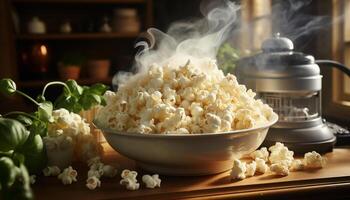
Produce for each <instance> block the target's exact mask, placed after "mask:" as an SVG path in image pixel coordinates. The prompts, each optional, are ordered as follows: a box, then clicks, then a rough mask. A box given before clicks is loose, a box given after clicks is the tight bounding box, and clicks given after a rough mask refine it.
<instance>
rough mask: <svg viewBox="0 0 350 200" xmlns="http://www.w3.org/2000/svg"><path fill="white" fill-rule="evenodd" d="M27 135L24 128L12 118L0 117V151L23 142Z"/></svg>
mask: <svg viewBox="0 0 350 200" xmlns="http://www.w3.org/2000/svg"><path fill="white" fill-rule="evenodd" d="M28 136H29V132H28V131H27V130H26V128H25V127H24V126H23V124H21V123H20V122H18V121H17V120H14V119H7V118H0V151H10V150H13V149H16V148H17V147H18V146H21V145H23V144H24V143H25V141H26V140H27V138H28Z"/></svg>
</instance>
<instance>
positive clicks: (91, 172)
mask: <svg viewBox="0 0 350 200" xmlns="http://www.w3.org/2000/svg"><path fill="white" fill-rule="evenodd" d="M87 175H88V177H93V176H94V177H96V178H101V176H102V175H103V171H102V173H101V171H98V170H93V169H90V170H89V171H88V174H87Z"/></svg>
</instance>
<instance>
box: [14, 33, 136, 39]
mask: <svg viewBox="0 0 350 200" xmlns="http://www.w3.org/2000/svg"><path fill="white" fill-rule="evenodd" d="M138 35H139V33H138V32H125V33H70V34H64V33H55V34H21V35H18V36H17V39H18V40H89V39H117V38H136V37H137V36H138Z"/></svg>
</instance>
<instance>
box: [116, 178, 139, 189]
mask: <svg viewBox="0 0 350 200" xmlns="http://www.w3.org/2000/svg"><path fill="white" fill-rule="evenodd" d="M120 184H121V185H125V186H126V189H128V190H138V189H139V188H140V184H139V183H137V181H135V180H133V179H131V178H123V179H122V180H120Z"/></svg>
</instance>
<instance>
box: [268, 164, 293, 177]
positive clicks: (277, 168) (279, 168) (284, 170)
mask: <svg viewBox="0 0 350 200" xmlns="http://www.w3.org/2000/svg"><path fill="white" fill-rule="evenodd" d="M270 170H271V172H273V173H275V174H277V175H280V176H288V174H289V167H288V165H287V164H286V163H285V162H278V163H275V164H272V165H271V166H270Z"/></svg>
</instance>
